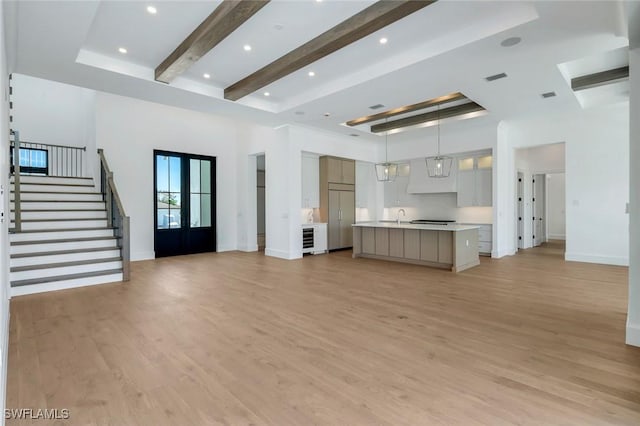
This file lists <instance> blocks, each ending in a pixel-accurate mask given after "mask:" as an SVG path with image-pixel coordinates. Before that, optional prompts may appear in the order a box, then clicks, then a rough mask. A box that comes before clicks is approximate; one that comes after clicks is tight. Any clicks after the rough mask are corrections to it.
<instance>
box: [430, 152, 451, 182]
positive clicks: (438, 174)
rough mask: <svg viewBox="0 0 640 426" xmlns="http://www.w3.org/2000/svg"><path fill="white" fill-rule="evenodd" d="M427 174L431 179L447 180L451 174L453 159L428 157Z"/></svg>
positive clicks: (440, 156)
mask: <svg viewBox="0 0 640 426" xmlns="http://www.w3.org/2000/svg"><path fill="white" fill-rule="evenodd" d="M426 162H427V172H428V173H429V177H431V178H445V177H448V176H449V173H451V165H452V164H453V158H452V157H446V156H442V155H438V156H435V157H427V158H426Z"/></svg>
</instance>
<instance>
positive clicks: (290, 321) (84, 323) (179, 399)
mask: <svg viewBox="0 0 640 426" xmlns="http://www.w3.org/2000/svg"><path fill="white" fill-rule="evenodd" d="M561 252H562V249H561V248H558V247H555V246H554V244H553V243H552V244H548V245H547V246H546V247H542V248H536V249H530V250H525V251H524V252H522V253H521V254H519V255H517V256H512V257H507V258H503V259H488V258H482V263H481V265H480V266H478V267H476V268H473V269H470V270H468V271H465V272H462V273H459V274H454V273H451V272H447V271H441V270H437V269H429V268H425V267H421V266H414V265H406V264H398V263H391V262H384V261H376V260H370V259H352V258H351V253H350V252H337V253H332V254H329V255H323V256H309V257H305V258H304V259H301V260H296V261H285V260H280V259H275V258H268V257H265V256H263V255H262V254H258V253H239V252H229V253H220V254H202V255H194V256H184V257H176V258H164V259H160V260H155V261H145V262H137V263H134V264H133V265H132V275H131V276H132V280H131V282H129V283H118V284H108V285H102V286H95V287H87V288H81V289H74V290H67V291H60V292H54V293H48V294H42V295H33V296H24V297H19V298H14V299H13V300H12V301H11V313H12V317H11V334H10V348H9V349H10V353H9V378H8V389H7V393H8V401H7V406H8V408H68V409H70V414H71V418H70V419H69V420H67V421H58V422H57V423H55V422H47V421H44V420H38V421H34V422H33V424H37V425H47V424H56V425H58V424H60V425H65V424H69V425H119V426H122V425H154V426H155V425H216V424H231V425H248V424H254V425H262V424H271V425H312V424H319V425H347V424H348V425H405V424H411V425H425V424H429V425H430V424H434V425H439V424H462V425H475V424H486V425H501V424H532V425H533V424H536V425H537V424H563V425H568V424H575V425H596V424H597V425H600V424H628V425H638V424H640V349H639V348H633V347H629V346H626V345H625V344H624V328H625V321H626V307H627V268H623V267H614V266H603V265H593V264H582V263H575V262H564V261H563V260H562V255H561ZM7 424H8V425H18V424H20V425H22V424H30V423H29V422H24V421H11V420H10V421H8V422H7Z"/></svg>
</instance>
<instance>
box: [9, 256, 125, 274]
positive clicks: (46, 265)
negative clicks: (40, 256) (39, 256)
mask: <svg viewBox="0 0 640 426" xmlns="http://www.w3.org/2000/svg"><path fill="white" fill-rule="evenodd" d="M118 260H122V257H120V256H114V257H105V258H102V259H82V260H69V261H67V262H53V263H40V264H37V265H24V266H12V267H11V269H10V272H23V271H35V270H39V269H54V268H65V267H67V266H80V265H91V264H94V263H104V262H117V261H118Z"/></svg>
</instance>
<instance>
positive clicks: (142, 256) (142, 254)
mask: <svg viewBox="0 0 640 426" xmlns="http://www.w3.org/2000/svg"><path fill="white" fill-rule="evenodd" d="M155 258H156V252H155V251H137V252H135V253H131V261H132V262H135V261H138V260H150V259H155Z"/></svg>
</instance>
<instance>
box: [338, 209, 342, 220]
mask: <svg viewBox="0 0 640 426" xmlns="http://www.w3.org/2000/svg"><path fill="white" fill-rule="evenodd" d="M338 220H342V209H338Z"/></svg>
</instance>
